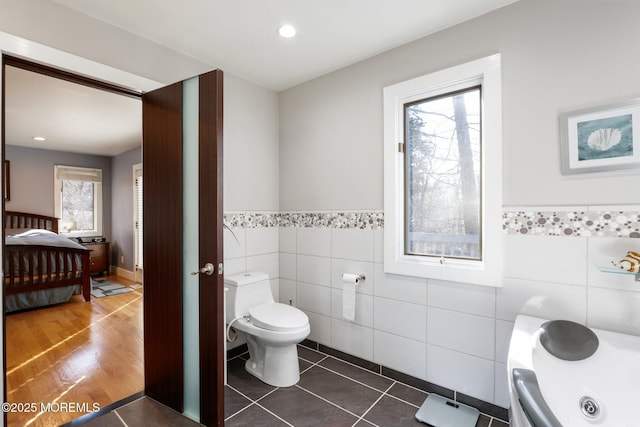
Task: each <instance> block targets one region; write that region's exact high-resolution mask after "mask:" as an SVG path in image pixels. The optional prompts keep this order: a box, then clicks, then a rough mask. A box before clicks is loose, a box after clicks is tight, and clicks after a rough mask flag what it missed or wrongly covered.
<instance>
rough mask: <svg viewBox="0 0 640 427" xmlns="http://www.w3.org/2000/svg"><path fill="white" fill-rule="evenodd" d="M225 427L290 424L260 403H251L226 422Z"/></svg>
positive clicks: (272, 426)
mask: <svg viewBox="0 0 640 427" xmlns="http://www.w3.org/2000/svg"><path fill="white" fill-rule="evenodd" d="M224 425H225V427H247V426H260V427H280V426H287V425H288V424H287V423H285V422H283V421H282V420H280V419H278V418H277V417H274V416H273V415H272V414H270V413H269V412H268V411H265V410H264V409H262V408H261V407H259V406H258V405H251V406H249V407H248V408H247V409H245V410H244V411H242V412H240V413H239V414H236V415H234V416H233V417H231V418H230V419H228V420H225V422H224Z"/></svg>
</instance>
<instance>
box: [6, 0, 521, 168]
mask: <svg viewBox="0 0 640 427" xmlns="http://www.w3.org/2000/svg"><path fill="white" fill-rule="evenodd" d="M54 1H55V2H56V3H58V4H60V5H63V6H65V7H68V8H70V9H73V10H75V11H76V12H78V13H81V14H84V15H87V16H88V17H87V20H90V19H91V18H93V19H98V20H100V21H103V22H105V23H107V24H110V25H112V26H115V27H118V28H120V29H123V30H125V31H128V32H130V33H133V34H135V35H138V36H140V37H143V38H145V39H148V40H150V41H152V42H155V43H157V44H160V45H162V46H165V47H167V48H170V49H172V50H175V51H177V52H180V53H182V54H184V55H187V56H190V57H192V58H194V59H197V60H199V61H201V62H203V63H206V64H210V65H211V68H220V69H223V70H224V71H225V72H229V73H231V74H234V75H236V76H239V77H243V78H245V79H247V80H250V81H253V82H255V83H257V84H260V85H262V86H264V87H267V88H270V89H273V90H277V91H279V90H284V89H286V88H289V87H292V86H295V85H297V84H300V83H302V82H304V81H307V80H310V79H313V78H315V77H318V76H320V75H323V74H326V73H328V72H331V71H334V70H337V69H340V68H342V67H345V66H347V65H350V64H353V63H356V62H358V61H361V60H363V59H365V58H368V57H371V56H374V55H376V54H378V53H381V52H384V51H386V50H389V49H391V48H393V47H396V46H399V45H402V44H405V43H408V42H410V41H413V40H416V39H419V38H421V37H424V36H426V35H429V34H432V33H434V32H437V31H439V30H442V29H444V28H447V27H450V26H453V25H455V24H458V23H460V22H463V21H466V20H469V19H472V18H474V17H477V16H480V15H482V14H485V13H487V12H490V11H492V10H495V9H497V8H500V7H503V6H506V5H508V4H510V3H514V2H515V1H517V0H323V1H315V2H312V1H309V0H235V1H233V0H189V1H187V2H180V1H157V0H135V1H131V0H54ZM185 6H187V7H185ZM94 22H95V21H94ZM285 23H288V24H292V25H294V26H295V27H296V28H297V31H298V34H297V35H296V37H295V38H293V39H283V38H281V37H280V36H279V35H278V34H277V29H278V27H279V26H280V25H282V24H285ZM6 78H7V85H6V88H7V99H6V108H7V128H6V131H7V143H8V144H10V145H21V146H29V147H34V148H47V149H54V150H63V151H70V152H85V153H87V152H90V153H95V154H101V155H107V156H113V155H116V154H119V153H122V152H124V151H126V150H128V149H129V148H132V147H134V146H136V145H139V144H140V134H141V130H140V129H141V124H140V118H141V113H140V108H141V107H140V105H139V104H140V103H139V101H136V100H133V99H131V98H127V97H123V96H118V95H113V94H110V93H107V92H101V91H98V90H95V89H89V88H86V87H82V86H77V85H73V84H71V83H67V82H63V81H59V80H56V79H52V78H49V77H44V76H41V75H34V74H33V73H30V72H26V71H22V70H17V69H10V70H9V71H8V72H7V76H6ZM121 104H122V105H121ZM36 135H42V136H45V137H47V141H46V142H44V143H36V142H34V141H33V140H31V137H32V136H36Z"/></svg>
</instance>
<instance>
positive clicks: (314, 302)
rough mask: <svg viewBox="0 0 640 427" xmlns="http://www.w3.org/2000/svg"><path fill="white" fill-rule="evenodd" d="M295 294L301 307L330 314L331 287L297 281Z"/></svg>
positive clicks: (326, 314) (318, 312)
mask: <svg viewBox="0 0 640 427" xmlns="http://www.w3.org/2000/svg"><path fill="white" fill-rule="evenodd" d="M296 295H297V298H298V307H300V308H301V309H303V310H305V311H307V310H308V311H312V312H314V313H317V314H323V315H325V316H331V288H329V287H326V286H318V285H312V284H310V283H303V282H298V285H297V287H296Z"/></svg>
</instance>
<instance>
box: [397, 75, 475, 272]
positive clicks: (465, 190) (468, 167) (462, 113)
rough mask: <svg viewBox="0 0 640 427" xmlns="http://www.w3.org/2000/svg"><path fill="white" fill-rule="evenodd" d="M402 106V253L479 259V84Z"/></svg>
mask: <svg viewBox="0 0 640 427" xmlns="http://www.w3.org/2000/svg"><path fill="white" fill-rule="evenodd" d="M404 110H405V113H404V117H405V170H406V175H405V207H406V218H405V253H406V254H410V255H425V256H437V257H451V258H463V259H473V260H481V259H482V246H481V245H482V241H481V232H480V223H481V218H480V212H481V208H482V206H481V194H480V188H481V185H480V176H481V171H480V164H481V161H480V160H481V141H480V139H481V138H480V135H481V127H480V126H481V88H480V87H479V86H476V87H472V88H468V89H465V90H463V91H457V92H452V93H448V94H444V95H440V96H437V97H433V98H427V99H422V100H420V101H416V102H412V103H410V104H405V107H404Z"/></svg>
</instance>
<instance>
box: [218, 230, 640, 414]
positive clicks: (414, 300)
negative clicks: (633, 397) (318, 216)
mask: <svg viewBox="0 0 640 427" xmlns="http://www.w3.org/2000/svg"><path fill="white" fill-rule="evenodd" d="M234 233H235V234H236V236H237V237H238V241H239V242H238V243H236V241H235V240H234V239H233V238H232V237H231V236H230V234H229V233H228V232H225V242H224V244H225V246H224V248H225V269H226V272H227V273H228V274H235V273H241V272H244V271H248V270H252V269H260V270H262V271H267V272H268V273H269V274H270V275H271V276H272V279H274V280H272V286H273V288H274V293H276V295H279V299H280V301H283V302H285V303H288V301H289V300H290V299H291V300H292V303H293V304H294V305H296V306H298V307H300V308H302V309H303V310H304V311H305V312H306V313H307V315H308V316H309V319H310V323H311V334H310V336H309V339H311V340H313V341H317V342H319V343H320V344H324V345H328V346H330V347H333V348H336V349H338V350H340V351H344V352H345V353H349V354H352V355H355V356H358V357H362V358H364V359H367V360H372V361H374V362H376V363H380V364H382V365H384V366H387V367H389V368H391V369H395V370H398V371H400V372H404V373H407V374H409V375H413V376H415V377H417V378H421V379H426V380H428V381H431V382H433V383H435V384H438V385H441V386H444V387H447V388H450V389H454V390H457V391H460V392H462V393H465V394H469V395H471V396H473V397H476V398H479V399H482V400H486V401H488V402H492V403H495V404H497V405H500V406H503V407H508V405H509V401H508V397H507V388H506V387H507V372H506V362H507V353H508V348H509V340H510V336H511V330H512V328H513V322H514V320H515V317H516V316H517V315H518V314H519V313H523V314H528V315H532V316H538V317H543V318H564V319H570V320H574V321H578V322H583V323H584V322H586V323H587V324H588V325H589V326H592V327H596V328H601V329H607V330H613V331H617V332H624V333H631V334H635V335H640V283H639V282H635V281H634V280H633V276H625V275H618V274H611V273H603V272H601V271H600V269H599V268H598V267H599V266H600V265H601V264H608V263H609V262H610V259H611V258H616V257H622V256H623V255H624V254H626V252H627V251H628V250H631V249H635V250H640V240H638V239H624V238H608V237H607V238H604V237H564V236H562V237H556V236H531V235H506V236H504V241H505V248H504V256H505V273H504V276H505V277H504V280H503V287H502V288H492V287H487V286H474V285H469V284H461V283H454V282H447V281H442V280H427V279H420V278H412V277H404V276H398V275H391V274H385V273H384V269H383V264H382V262H383V230H382V229H374V230H359V229H337V228H329V227H324V228H313V227H279V228H277V227H266V228H260V227H258V228H251V229H250V228H247V229H246V230H245V229H234ZM342 273H358V274H365V276H366V280H365V281H364V282H362V283H361V284H359V285H358V287H357V296H356V319H355V321H354V322H350V321H347V320H346V319H344V318H343V317H342V280H341V276H342Z"/></svg>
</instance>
